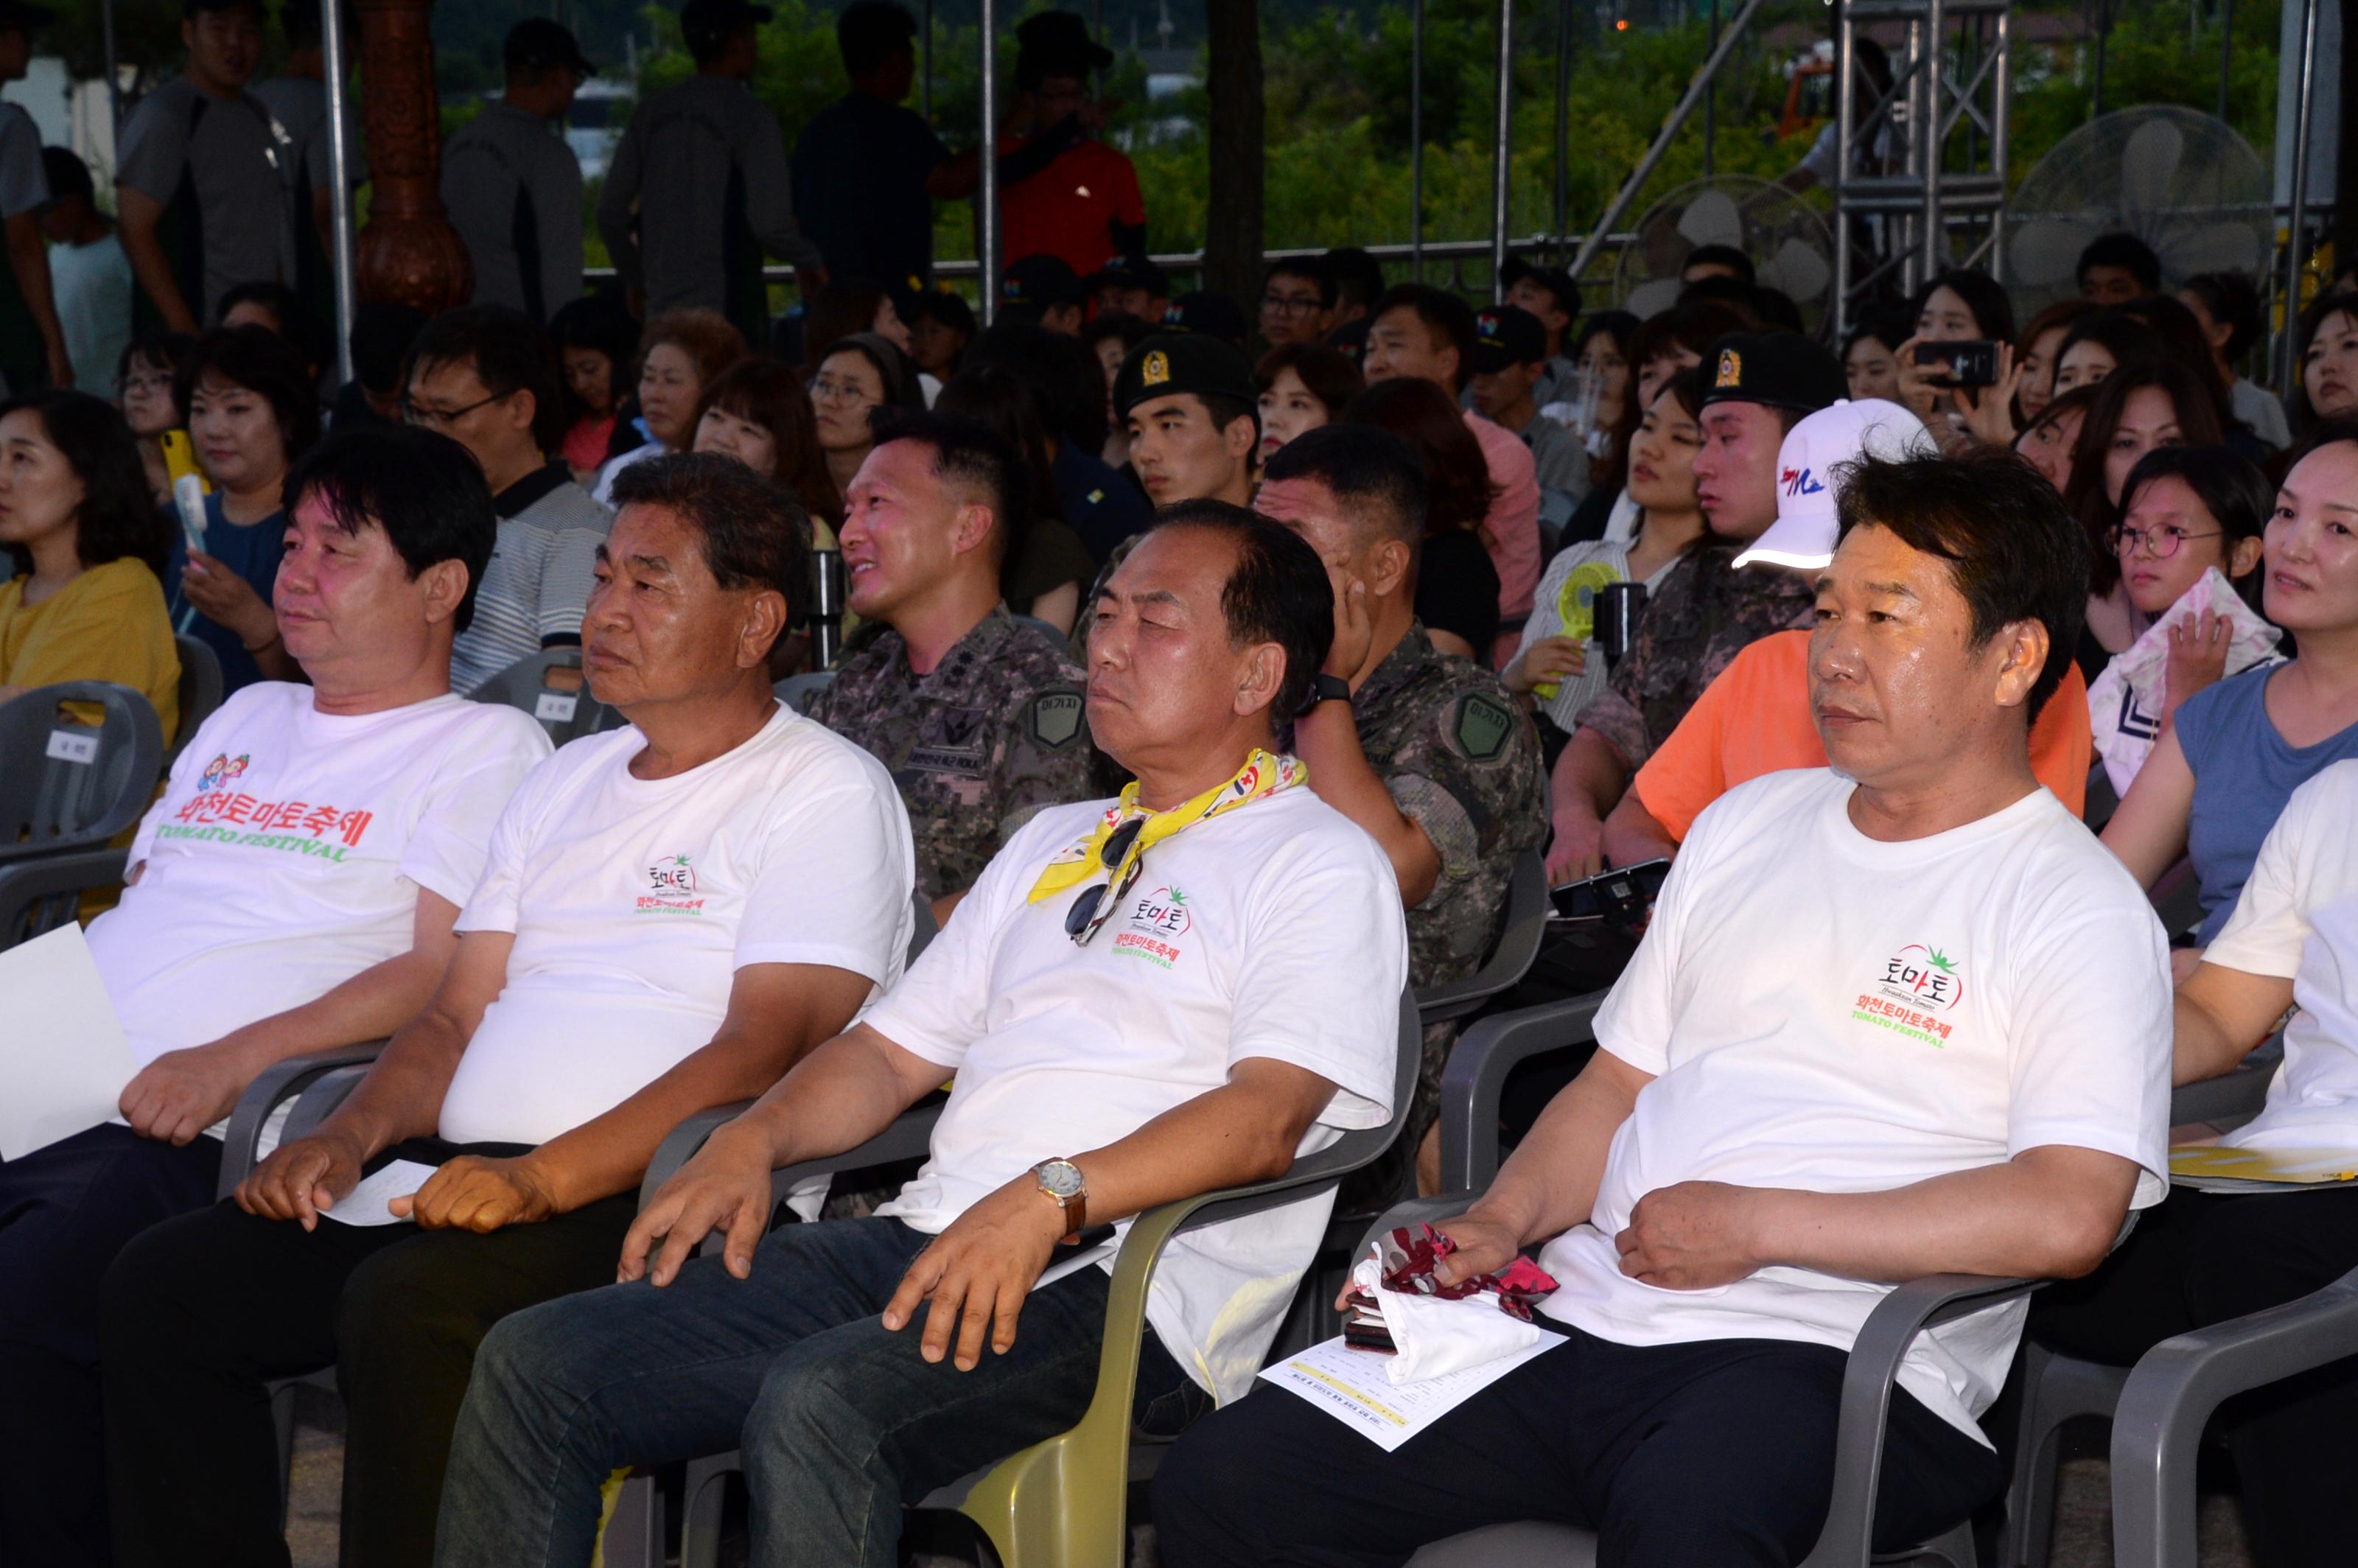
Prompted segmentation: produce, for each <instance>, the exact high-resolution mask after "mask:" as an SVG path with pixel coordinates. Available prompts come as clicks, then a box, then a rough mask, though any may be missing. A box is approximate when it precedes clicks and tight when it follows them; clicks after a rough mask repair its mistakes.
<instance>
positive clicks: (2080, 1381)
mask: <svg viewBox="0 0 2358 1568" xmlns="http://www.w3.org/2000/svg"><path fill="white" fill-rule="evenodd" d="M2283 1058H2284V1040H2283V1037H2282V1036H2281V1035H2279V1036H2277V1038H2276V1039H2274V1040H2271V1041H2269V1042H2268V1043H2267V1044H2264V1045H2262V1046H2260V1047H2259V1048H2258V1049H2256V1050H2255V1051H2254V1052H2253V1053H2252V1054H2250V1055H2248V1056H2246V1057H2244V1060H2243V1061H2241V1062H2239V1063H2237V1064H2236V1065H2235V1066H2234V1069H2233V1070H2232V1071H2230V1072H2226V1073H2223V1074H2221V1075H2220V1076H2217V1077H2215V1078H2206V1079H2204V1080H2202V1081H2201V1082H2200V1083H2193V1084H2187V1085H2184V1086H2182V1087H2180V1088H2179V1089H2178V1090H2177V1091H2176V1092H2175V1093H2174V1094H2172V1095H2171V1096H2170V1098H2169V1122H2170V1125H2171V1126H2173V1127H2177V1126H2181V1125H2183V1124H2185V1123H2187V1122H2190V1121H2208V1122H2214V1123H2217V1124H2220V1125H2222V1126H2225V1127H2238V1126H2241V1125H2242V1124H2243V1123H2244V1122H2246V1121H2249V1120H2251V1119H2252V1118H2253V1117H2255V1116H2257V1115H2258V1114H2259V1111H2260V1107H2261V1106H2262V1105H2263V1104H2264V1103H2265V1102H2266V1099H2267V1094H2268V1085H2269V1083H2270V1082H2271V1081H2272V1080H2273V1079H2274V1078H2275V1076H2276V1070H2277V1066H2278V1065H2280V1064H2281V1063H2282V1061H2283ZM2351 1347H2352V1348H2353V1349H2358V1342H2353V1345H2352V1346H2351ZM2129 1375H2130V1369H2129V1368H2126V1367H2111V1366H2106V1365H2105V1364H2104V1363H2103V1362H2101V1361H2083V1360H2082V1359H2080V1358H2079V1357H2075V1356H2066V1355H2064V1354H2062V1353H2061V1351H2056V1350H2050V1349H2049V1348H2048V1347H2047V1346H2043V1345H2041V1344H2039V1342H2038V1341H2037V1340H2035V1339H2032V1338H2031V1337H2029V1336H2028V1335H2026V1336H2023V1341H2022V1350H2021V1353H2020V1355H2019V1357H2017V1370H2016V1372H2015V1374H2014V1376H2015V1377H2016V1378H2017V1379H2019V1383H2018V1386H2019V1388H2020V1389H2021V1391H2022V1400H2021V1407H2020V1409H2019V1410H2018V1411H2017V1413H2016V1417H2015V1426H2014V1474H2013V1476H2012V1477H2011V1478H2010V1479H2009V1481H2008V1482H2007V1485H2006V1559H2005V1564H2004V1568H2041V1565H2042V1564H2044V1563H2046V1561H2047V1555H2048V1552H2049V1549H2050V1545H2051V1543H2052V1541H2053V1538H2054V1534H2055V1495H2056V1475H2055V1466H2056V1460H2057V1457H2058V1451H2059V1448H2060V1444H2061V1439H2062V1435H2063V1427H2064V1425H2065V1423H2067V1422H2071V1421H2074V1420H2076V1419H2078V1418H2080V1417H2082V1416H2102V1417H2104V1418H2105V1419H2106V1420H2109V1421H2114V1422H2115V1429H2114V1430H2115V1441H2117V1440H2118V1433H2119V1427H2118V1424H2117V1422H2118V1417H2117V1415H2116V1411H2118V1409H2119V1407H2120V1403H2121V1398H2122V1391H2123V1390H2125V1389H2126V1388H2127V1386H2128V1382H2129ZM2197 1436H2200V1430H2199V1427H2198V1430H2197ZM2187 1487H2188V1490H2187V1497H2188V1498H2189V1501H2188V1505H2187V1507H2188V1514H2187V1518H2188V1522H2189V1528H2191V1523H2192V1519H2193V1514H2192V1508H2193V1504H2192V1501H2191V1498H2192V1497H2193V1481H2192V1477H2191V1476H2189V1477H2188V1482H2187ZM2115 1518H2117V1515H2116V1516H2115ZM2188 1539H2189V1541H2191V1540H2192V1537H2191V1536H2189V1537H2188ZM2130 1561H2131V1560H2130V1559H2128V1558H2125V1557H2122V1558H2119V1559H2118V1562H2119V1563H2121V1564H2122V1565H2123V1568H2125V1565H2126V1564H2127V1563H2129V1562H2130ZM2192 1562H2193V1559H2192V1557H2191V1556H2190V1557H2188V1559H2187V1563H2188V1564H2189V1565H2191V1563H2192Z"/></svg>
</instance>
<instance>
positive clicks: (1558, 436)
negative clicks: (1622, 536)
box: [1517, 414, 1589, 502]
mask: <svg viewBox="0 0 2358 1568" xmlns="http://www.w3.org/2000/svg"><path fill="white" fill-rule="evenodd" d="M1517 434H1519V435H1520V436H1521V437H1522V438H1523V445H1525V446H1526V447H1529V448H1530V449H1531V469H1532V471H1533V473H1534V474H1535V475H1536V476H1537V478H1538V480H1539V481H1540V488H1541V490H1552V491H1558V492H1562V493H1563V494H1564V495H1567V496H1569V497H1571V498H1572V499H1573V500H1574V501H1575V502H1577V501H1580V500H1582V499H1583V498H1584V497H1585V496H1586V495H1587V494H1588V463H1589V458H1588V449H1587V448H1586V447H1585V446H1583V445H1581V442H1580V438H1579V437H1577V436H1575V435H1574V434H1573V433H1572V432H1571V431H1569V430H1567V429H1565V428H1564V427H1563V426H1561V425H1559V424H1557V423H1556V422H1555V421H1554V420H1552V419H1551V418H1549V417H1548V416H1546V415H1544V414H1535V415H1533V416H1531V423H1530V424H1528V425H1526V426H1524V427H1522V429H1521V430H1520V431H1519V432H1517Z"/></svg>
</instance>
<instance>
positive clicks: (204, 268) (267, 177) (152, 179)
mask: <svg viewBox="0 0 2358 1568" xmlns="http://www.w3.org/2000/svg"><path fill="white" fill-rule="evenodd" d="M300 153H301V149H300V148H299V147H297V146H296V145H295V141H294V139H293V138H292V137H291V136H289V135H287V132H286V130H285V128H284V127H282V126H281V125H279V124H278V123H277V122H276V120H275V119H273V118H272V117H271V114H270V111H269V110H268V109H267V108H265V107H264V105H263V103H262V101H261V100H260V99H258V98H256V97H254V95H253V94H252V93H250V92H240V93H238V94H237V95H236V96H235V97H233V98H215V97H213V96H211V94H209V93H207V92H203V91H201V90H200V89H199V88H198V87H197V85H196V84H195V83H194V82H192V81H189V79H188V78H187V77H185V76H181V77H175V78H173V79H172V80H171V81H168V82H166V83H164V85H162V86H161V87H158V88H157V89H156V91H154V92H150V93H149V94H148V95H147V96H146V98H144V99H142V100H141V101H140V104H139V107H138V109H137V110H136V111H135V113H134V114H132V116H131V121H130V124H127V125H125V126H124V130H123V154H122V157H121V159H120V161H119V162H118V164H117V166H116V168H115V182H116V183H117V184H119V185H125V186H128V187H130V188H131V189H134V190H136V191H138V192H139V193H140V194H141V195H142V196H145V197H146V198H148V199H149V200H153V201H158V202H161V203H163V205H164V208H165V224H166V229H167V232H168V235H169V236H170V237H169V238H168V240H167V242H166V243H167V246H168V248H170V247H172V246H173V245H175V244H177V252H176V253H175V266H174V271H175V273H176V274H177V276H178V278H179V283H180V292H181V294H182V295H183V296H184V297H186V298H187V300H188V304H189V310H190V311H191V312H193V313H194V314H195V315H196V317H197V319H199V321H200V322H211V320H212V319H214V314H215V312H216V311H217V310H218V308H219V307H220V302H221V297H222V295H223V294H226V293H228V292H229V291H230V290H231V289H233V288H234V287H237V286H238V285H239V284H241V283H284V284H287V285H289V286H292V285H293V283H294V281H295V233H294V229H293V226H292V222H291V217H292V213H293V207H292V205H291V200H290V188H289V183H288V179H287V174H286V172H285V171H287V170H288V169H290V168H293V167H295V165H294V162H293V160H295V159H297V158H298V157H300Z"/></svg>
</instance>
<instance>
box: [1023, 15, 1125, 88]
mask: <svg viewBox="0 0 2358 1568" xmlns="http://www.w3.org/2000/svg"><path fill="white" fill-rule="evenodd" d="M1015 44H1016V49H1017V50H1018V52H1017V55H1016V59H1015V80H1016V81H1018V82H1019V83H1021V82H1034V81H1039V80H1040V79H1041V78H1042V77H1044V76H1087V74H1088V73H1089V72H1091V71H1093V70H1104V69H1105V68H1106V67H1108V66H1109V65H1111V64H1112V63H1113V51H1112V50H1111V49H1108V48H1106V47H1105V46H1104V45H1103V44H1101V43H1099V42H1098V41H1097V39H1095V38H1091V37H1089V24H1088V22H1087V18H1085V17H1083V16H1081V14H1080V13H1079V12H1077V11H1043V12H1041V13H1040V14H1039V15H1037V16H1026V17H1025V18H1024V19H1023V25H1022V27H1018V28H1016V29H1015Z"/></svg>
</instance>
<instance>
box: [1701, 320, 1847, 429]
mask: <svg viewBox="0 0 2358 1568" xmlns="http://www.w3.org/2000/svg"><path fill="white" fill-rule="evenodd" d="M1703 373H1704V387H1705V390H1704V395H1703V400H1704V404H1705V405H1706V406H1709V405H1711V404H1714V403H1760V404H1766V405H1767V406H1769V407H1771V408H1793V409H1798V410H1800V411H1801V413H1804V414H1814V413H1816V412H1817V411H1818V410H1819V409H1821V408H1824V407H1827V406H1831V405H1833V404H1835V403H1838V402H1840V401H1841V400H1842V399H1844V398H1845V397H1848V396H1849V395H1850V385H1849V383H1848V382H1847V380H1846V379H1845V378H1844V375H1843V368H1842V363H1841V362H1840V361H1838V360H1836V359H1835V358H1834V356H1833V350H1831V349H1829V348H1827V347H1826V346H1825V345H1824V344H1823V343H1819V342H1815V341H1812V340H1811V339H1808V338H1805V337H1803V336H1801V333H1799V332H1778V331H1768V332H1730V333H1729V334H1727V336H1725V337H1724V338H1722V339H1720V340H1719V341H1717V342H1715V343H1714V344H1712V346H1711V351H1710V352H1708V353H1706V354H1704V357H1703Z"/></svg>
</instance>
